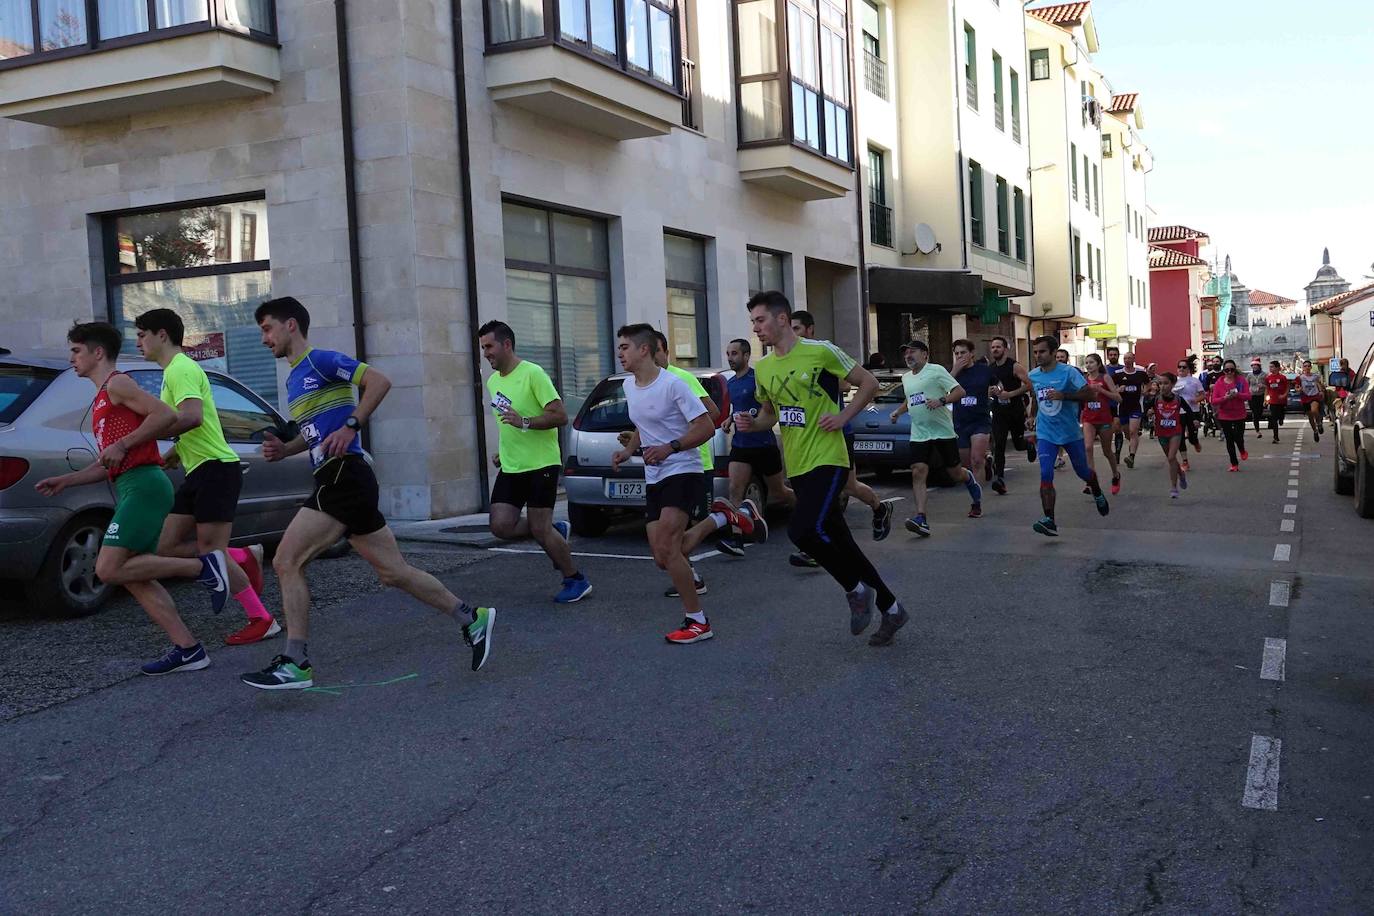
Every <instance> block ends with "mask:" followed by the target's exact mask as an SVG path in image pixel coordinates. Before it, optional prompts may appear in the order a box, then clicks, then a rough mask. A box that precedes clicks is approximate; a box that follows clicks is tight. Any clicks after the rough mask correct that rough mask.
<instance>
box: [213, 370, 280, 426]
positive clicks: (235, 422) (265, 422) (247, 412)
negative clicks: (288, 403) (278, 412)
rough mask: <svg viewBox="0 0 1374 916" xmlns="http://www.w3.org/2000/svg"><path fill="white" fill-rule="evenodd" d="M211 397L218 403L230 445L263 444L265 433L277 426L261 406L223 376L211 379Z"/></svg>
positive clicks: (274, 419)
mask: <svg viewBox="0 0 1374 916" xmlns="http://www.w3.org/2000/svg"><path fill="white" fill-rule="evenodd" d="M210 396H211V397H213V398H214V399H215V412H216V413H218V414H219V422H220V426H221V427H223V429H224V438H226V439H228V440H229V441H230V442H261V441H262V440H263V435H262V431H263V430H264V429H267V428H269V427H274V426H276V425H277V420H276V418H275V417H273V416H272V415H271V414H270V413H268V412H267V411H265V410H264V409H263V406H262V405H261V404H259V403H258V402H257V401H254V400H253V399H252V398H251V397H250V396H248V395H247V394H245V393H244V392H243V391H242V390H241V389H240V388H238V387H237V386H236V385H233V384H231V383H230V382H229V381H228V380H226V379H224V378H221V377H220V376H216V375H212V376H210Z"/></svg>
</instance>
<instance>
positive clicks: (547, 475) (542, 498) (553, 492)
mask: <svg viewBox="0 0 1374 916" xmlns="http://www.w3.org/2000/svg"><path fill="white" fill-rule="evenodd" d="M558 471H559V467H558V465H556V464H551V465H549V466H548V467H546V468H539V469H538V470H535V471H519V472H517V473H514V474H512V473H509V472H507V471H501V472H500V473H498V474H497V475H496V483H495V484H494V485H493V486H492V488H491V501H492V502H493V503H504V504H506V505H510V506H514V507H515V508H517V509H523V508H524V507H525V506H529V507H530V508H531V509H552V508H553V504H554V503H556V502H558Z"/></svg>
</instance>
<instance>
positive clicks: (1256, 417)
mask: <svg viewBox="0 0 1374 916" xmlns="http://www.w3.org/2000/svg"><path fill="white" fill-rule="evenodd" d="M1245 381H1246V383H1247V384H1248V385H1249V386H1250V419H1251V420H1252V421H1254V424H1255V438H1256V439H1263V438H1264V433H1262V432H1260V420H1261V419H1263V418H1264V388H1265V386H1264V364H1263V363H1262V362H1260V358H1259V357H1258V356H1256V357H1254V358H1252V359H1251V360H1250V375H1249V377H1248V378H1247V379H1246V380H1245Z"/></svg>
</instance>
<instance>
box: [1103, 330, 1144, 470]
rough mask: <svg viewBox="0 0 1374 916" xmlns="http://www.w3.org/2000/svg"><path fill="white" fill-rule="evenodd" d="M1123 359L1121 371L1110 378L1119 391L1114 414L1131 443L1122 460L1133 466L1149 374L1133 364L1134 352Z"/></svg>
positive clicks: (1130, 466) (1129, 466)
mask: <svg viewBox="0 0 1374 916" xmlns="http://www.w3.org/2000/svg"><path fill="white" fill-rule="evenodd" d="M1124 360H1125V361H1124V362H1123V363H1122V366H1121V371H1120V372H1119V373H1117V374H1116V375H1114V376H1112V378H1113V380H1114V381H1115V382H1116V389H1117V391H1119V392H1121V403H1120V404H1118V405H1117V411H1116V415H1117V418H1118V420H1120V422H1121V428H1122V430H1123V431H1124V432H1125V433H1126V435H1127V436H1128V437H1129V438H1130V443H1131V450H1130V453H1129V454H1128V455H1127V456H1126V457H1125V459H1124V461H1125V464H1126V467H1128V468H1133V467H1135V453H1136V451H1137V450H1138V449H1139V448H1140V421H1141V418H1142V417H1144V415H1145V413H1144V406H1143V405H1142V404H1141V400H1142V399H1143V398H1144V397H1145V386H1146V385H1147V384H1148V383H1149V381H1150V374H1149V373H1148V372H1146V371H1145V370H1144V369H1142V368H1140V367H1139V366H1137V365H1136V364H1135V354H1134V353H1127V354H1126V356H1125V357H1124ZM1117 454H1118V455H1119V454H1120V452H1118V453H1117Z"/></svg>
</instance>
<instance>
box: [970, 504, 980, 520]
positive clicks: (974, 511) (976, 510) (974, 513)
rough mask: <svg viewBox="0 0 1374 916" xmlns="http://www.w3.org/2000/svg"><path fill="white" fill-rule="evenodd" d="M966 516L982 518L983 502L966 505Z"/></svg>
mask: <svg viewBox="0 0 1374 916" xmlns="http://www.w3.org/2000/svg"><path fill="white" fill-rule="evenodd" d="M968 517H969V518H982V517H983V504H982V503H974V504H973V505H971V506H969V507H968Z"/></svg>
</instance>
